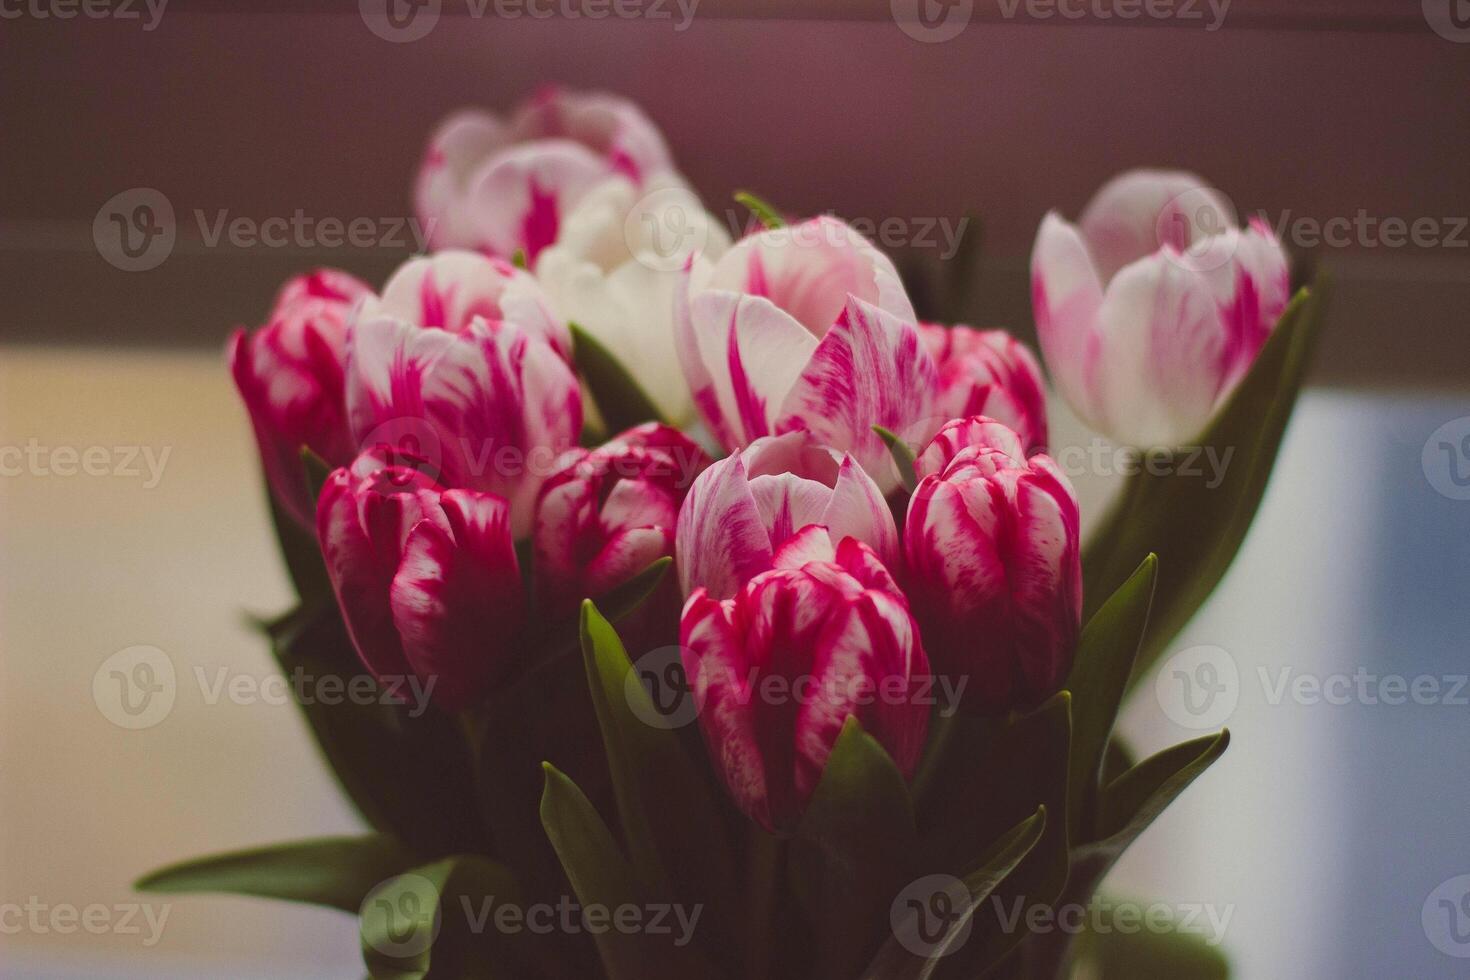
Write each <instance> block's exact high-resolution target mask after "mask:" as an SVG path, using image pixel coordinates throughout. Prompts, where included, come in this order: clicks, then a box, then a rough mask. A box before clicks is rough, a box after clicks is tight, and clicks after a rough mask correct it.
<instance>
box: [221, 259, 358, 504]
mask: <svg viewBox="0 0 1470 980" xmlns="http://www.w3.org/2000/svg"><path fill="white" fill-rule="evenodd" d="M370 294H371V291H370V290H369V289H368V287H367V286H366V285H364V284H363V283H361V282H359V281H358V280H356V279H354V278H353V277H352V276H349V275H347V273H345V272H337V271H336V270H333V269H319V270H317V271H316V272H312V273H309V274H307V275H304V276H298V277H296V278H295V279H292V280H291V281H289V282H287V283H286V285H285V286H284V287H282V289H281V292H280V294H279V295H278V296H277V297H276V304H275V308H274V309H273V310H272V311H271V315H270V318H269V320H267V321H266V324H265V326H263V327H261V328H260V329H259V330H257V331H256V332H255V333H253V334H251V333H247V332H246V331H245V330H244V329H243V328H241V329H239V330H236V331H235V332H234V333H233V334H232V335H231V336H230V341H229V345H228V349H227V353H226V356H227V358H228V359H229V362H230V372H231V374H233V375H234V378H235V386H236V387H237V388H238V389H239V390H240V397H241V399H243V400H244V402H245V407H246V409H247V410H248V411H249V412H250V422H251V425H252V427H253V428H254V429H255V440H256V443H257V444H258V445H259V447H260V457H261V461H262V463H263V464H264V467H265V475H266V481H267V482H268V483H269V484H270V488H271V492H272V493H273V494H274V495H275V498H276V500H277V501H278V502H279V503H280V506H281V508H282V509H283V510H284V511H285V512H286V513H287V514H288V515H290V516H291V518H292V519H293V520H295V521H296V522H297V523H298V524H300V525H301V526H302V527H307V528H309V527H311V525H312V520H313V518H312V514H313V508H312V504H311V493H310V490H309V489H308V488H307V485H306V474H305V471H304V470H303V469H302V465H301V447H302V446H306V447H308V448H310V449H311V451H312V452H314V453H316V454H317V455H318V456H320V457H322V458H323V459H325V460H326V461H327V462H328V463H331V464H332V465H334V466H341V465H345V464H346V463H348V462H350V461H351V460H352V456H353V442H352V436H351V434H350V433H349V432H348V429H347V411H346V407H345V404H344V402H343V393H342V362H343V356H344V354H343V345H344V342H345V339H346V335H347V321H348V318H349V316H350V315H351V313H352V310H353V307H354V306H356V305H357V303H358V302H359V301H360V300H362V299H363V298H364V297H365V296H368V295H370Z"/></svg>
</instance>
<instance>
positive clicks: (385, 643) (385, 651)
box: [317, 470, 408, 677]
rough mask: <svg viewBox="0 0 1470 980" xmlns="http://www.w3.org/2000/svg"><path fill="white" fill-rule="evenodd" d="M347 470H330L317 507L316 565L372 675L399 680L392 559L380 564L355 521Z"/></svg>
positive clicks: (403, 667)
mask: <svg viewBox="0 0 1470 980" xmlns="http://www.w3.org/2000/svg"><path fill="white" fill-rule="evenodd" d="M351 484H352V477H351V475H350V474H349V473H348V471H347V470H335V471H334V472H333V473H332V474H331V476H329V477H328V478H327V482H326V483H325V484H324V485H323V486H322V491H321V496H320V497H319V499H318V503H317V537H318V539H319V540H320V542H321V547H322V559H323V560H324V562H325V563H326V566H327V575H328V577H329V578H330V579H331V581H332V589H333V591H334V592H335V593H336V594H337V603H338V606H339V607H340V608H341V610H342V619H343V621H344V622H345V623H346V626H347V632H348V635H349V636H350V637H351V638H352V644H353V646H354V647H356V648H357V652H358V655H359V656H361V657H362V661H363V663H364V664H366V665H367V667H368V669H369V670H371V671H372V672H373V674H374V675H376V676H379V677H383V676H393V675H398V676H402V675H403V674H404V673H405V671H407V670H408V661H407V659H406V658H405V656H404V653H403V644H402V642H401V641H400V640H399V639H398V631H397V630H396V629H395V628H394V626H393V618H392V615H391V613H390V611H389V608H388V589H389V587H390V585H391V584H392V582H393V575H394V572H395V570H396V568H397V563H396V558H397V556H396V555H394V556H392V559H391V560H390V561H387V562H384V561H382V560H381V559H380V556H379V555H378V554H377V553H376V551H375V549H374V548H373V544H372V542H371V541H370V540H369V538H368V535H367V533H366V532H365V531H364V530H363V527H362V524H361V523H360V521H359V519H358V508H357V502H356V501H355V500H354V499H353V496H352V492H351Z"/></svg>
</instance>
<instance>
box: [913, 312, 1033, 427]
mask: <svg viewBox="0 0 1470 980" xmlns="http://www.w3.org/2000/svg"><path fill="white" fill-rule="evenodd" d="M919 334H920V336H921V337H922V338H923V340H924V345H925V346H926V347H927V348H928V349H929V354H930V356H931V357H933V358H934V363H935V366H936V367H937V368H938V371H939V390H938V393H937V394H936V395H935V398H934V412H935V414H936V415H939V416H942V417H944V418H950V419H962V418H969V417H970V416H972V415H984V416H986V417H987V418H992V419H995V420H996V421H997V422H1004V423H1005V424H1006V425H1008V426H1010V427H1011V428H1012V429H1014V430H1016V434H1017V435H1019V436H1020V437H1021V443H1022V445H1024V446H1025V447H1026V452H1027V454H1030V453H1034V452H1041V451H1042V450H1044V449H1046V439H1047V431H1046V386H1045V383H1044V382H1043V381H1042V380H1041V365H1040V364H1038V363H1037V362H1036V357H1035V355H1033V354H1032V353H1031V351H1030V350H1028V349H1027V348H1026V345H1025V344H1023V343H1021V342H1020V341H1019V340H1017V339H1016V338H1014V337H1012V336H1011V335H1010V334H1008V333H1006V332H1005V331H1004V330H976V329H974V328H973V327H967V326H962V325H961V326H953V327H944V326H940V325H939V324H934V323H923V324H920V325H919Z"/></svg>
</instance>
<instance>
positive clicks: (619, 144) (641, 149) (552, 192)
mask: <svg viewBox="0 0 1470 980" xmlns="http://www.w3.org/2000/svg"><path fill="white" fill-rule="evenodd" d="M671 169H672V162H671V160H670V157H669V151H668V147H667V146H666V145H665V143H664V139H663V136H662V135H661V134H660V133H659V131H658V129H657V127H655V126H654V124H653V123H652V122H650V121H649V119H648V117H647V116H645V115H644V114H643V111H642V110H641V109H639V108H638V107H637V106H636V105H634V104H633V103H632V102H629V101H628V100H626V99H622V98H618V97H617V96H613V95H608V94H605V93H598V92H570V91H566V90H563V89H557V88H549V89H546V90H543V91H542V92H540V93H538V94H537V95H536V96H535V97H533V98H532V99H530V100H529V101H528V102H527V103H526V104H524V105H523V106H522V107H521V108H520V109H519V110H518V111H517V112H516V113H515V114H514V115H513V116H512V117H511V118H510V119H509V120H502V119H499V118H497V117H496V116H494V115H492V114H490V113H488V112H482V111H479V110H473V109H469V110H463V111H461V112H457V113H455V114H454V115H452V116H450V117H449V118H448V119H446V120H445V121H444V122H443V123H442V124H441V125H440V127H439V129H438V130H437V131H436V132H435V133H434V136H433V137H432V139H431V140H430V143H429V149H428V152H427V153H426V155H425V158H424V162H423V164H422V166H421V167H420V169H419V174H418V179H417V182H416V184H415V190H414V200H415V205H416V209H417V211H418V216H419V219H420V221H421V222H423V224H424V227H425V230H426V232H427V234H428V239H429V243H430V245H431V246H432V247H434V248H471V249H478V250H482V251H486V252H489V253H491V254H492V255H498V256H500V257H502V258H510V257H511V256H512V255H513V254H514V253H515V252H516V251H523V252H524V253H525V255H526V257H527V259H528V260H530V261H534V260H535V258H536V256H537V255H538V254H539V253H540V251H541V250H542V249H543V248H545V247H546V246H547V245H550V244H551V243H552V242H554V241H556V239H557V237H558V234H559V229H560V225H561V222H562V220H563V218H565V217H566V215H568V214H569V213H570V211H571V209H572V208H573V207H575V206H576V204H577V202H578V201H579V200H580V199H581V197H582V196H583V195H584V194H586V193H587V191H588V190H590V189H591V188H592V187H593V186H595V185H596V184H597V183H598V182H599V181H600V180H602V179H603V178H604V177H607V176H608V175H610V174H614V173H618V174H623V175H625V176H627V177H629V178H630V179H632V180H633V181H635V182H641V181H643V180H644V179H646V178H648V177H652V176H654V175H657V174H661V173H664V172H667V171H669V170H671Z"/></svg>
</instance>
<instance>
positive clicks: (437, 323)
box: [356, 249, 572, 360]
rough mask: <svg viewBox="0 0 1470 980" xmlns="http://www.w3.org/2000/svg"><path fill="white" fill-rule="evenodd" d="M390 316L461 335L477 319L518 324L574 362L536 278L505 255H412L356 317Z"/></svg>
mask: <svg viewBox="0 0 1470 980" xmlns="http://www.w3.org/2000/svg"><path fill="white" fill-rule="evenodd" d="M379 317H388V318H391V319H395V320H399V321H401V322H403V323H406V324H412V325H414V326H417V327H421V328H424V329H437V330H448V331H449V332H451V333H459V332H461V331H463V330H465V329H467V328H468V327H469V326H470V324H471V323H473V322H474V321H475V319H476V318H477V317H478V318H480V319H483V320H484V321H485V322H486V323H488V324H489V325H490V326H491V327H492V328H493V327H494V326H495V325H496V324H498V323H506V322H509V323H514V324H515V325H516V326H518V327H520V328H521V329H522V330H524V331H525V332H526V333H528V334H530V335H531V336H533V337H539V338H540V339H542V340H544V341H546V342H547V343H549V344H550V345H551V346H552V347H553V348H555V350H556V352H557V353H558V354H560V355H561V356H562V358H563V359H566V360H570V358H571V354H572V335H571V332H570V331H569V330H568V329H567V324H566V321H565V320H564V319H562V318H561V317H559V316H557V314H556V313H555V312H554V310H553V307H552V304H551V300H550V299H549V298H548V297H547V296H546V294H545V293H544V292H543V291H542V289H541V287H540V285H538V284H537V282H536V280H535V278H534V277H533V276H532V275H531V274H530V273H529V272H526V271H525V270H524V269H517V268H516V267H515V266H513V265H511V264H510V263H509V262H506V261H505V260H504V259H492V258H487V257H486V256H484V255H480V254H479V253H477V252H465V251H459V250H454V249H450V250H448V251H443V252H438V253H436V254H434V255H429V256H422V257H420V258H415V259H410V260H409V261H407V262H405V263H404V264H403V265H401V266H399V268H398V270H397V271H396V272H394V273H393V275H392V276H391V277H390V278H389V279H388V282H387V283H386V284H385V285H384V286H383V292H382V295H380V296H376V297H372V296H370V297H369V298H367V299H366V300H365V301H364V302H363V304H362V307H361V309H360V310H359V312H358V315H357V317H356V319H357V320H370V319H375V318H379Z"/></svg>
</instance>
